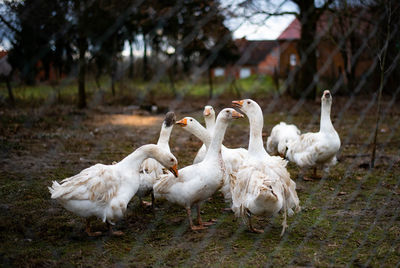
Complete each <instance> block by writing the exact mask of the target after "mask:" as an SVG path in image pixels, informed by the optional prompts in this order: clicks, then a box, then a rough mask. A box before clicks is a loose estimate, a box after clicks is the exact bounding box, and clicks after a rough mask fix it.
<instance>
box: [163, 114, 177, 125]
mask: <svg viewBox="0 0 400 268" xmlns="http://www.w3.org/2000/svg"><path fill="white" fill-rule="evenodd" d="M175 121H176V116H175V113H174V112H168V113H167V114H166V115H165V119H164V126H165V127H171V126H173V125H174V124H175Z"/></svg>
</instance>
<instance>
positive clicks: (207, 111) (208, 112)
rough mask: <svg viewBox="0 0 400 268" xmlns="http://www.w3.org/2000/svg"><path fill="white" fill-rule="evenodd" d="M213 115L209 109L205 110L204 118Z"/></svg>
mask: <svg viewBox="0 0 400 268" xmlns="http://www.w3.org/2000/svg"><path fill="white" fill-rule="evenodd" d="M210 114H211V111H210V109H209V108H206V109H204V112H203V115H204V116H209V115H210Z"/></svg>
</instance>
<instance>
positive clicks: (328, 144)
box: [286, 90, 340, 176]
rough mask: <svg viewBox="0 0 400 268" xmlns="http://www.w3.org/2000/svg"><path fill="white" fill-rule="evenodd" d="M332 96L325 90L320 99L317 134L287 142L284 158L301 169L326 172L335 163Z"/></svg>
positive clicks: (336, 143)
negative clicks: (322, 169) (320, 168)
mask: <svg viewBox="0 0 400 268" xmlns="http://www.w3.org/2000/svg"><path fill="white" fill-rule="evenodd" d="M331 106H332V95H331V93H330V92H329V90H325V91H324V93H323V95H322V98H321V121H320V129H319V132H316V133H305V134H302V135H301V136H300V138H299V139H298V140H297V141H292V142H289V144H288V150H287V152H286V157H287V159H289V161H291V162H294V163H296V165H298V166H299V167H301V168H307V167H314V176H316V171H317V169H316V168H317V167H318V166H320V167H323V168H324V170H325V171H326V172H328V171H329V168H330V167H331V166H333V165H335V164H336V163H337V159H336V153H337V152H338V151H339V149H340V138H339V135H338V133H337V132H336V130H335V128H334V127H333V125H332V121H331Z"/></svg>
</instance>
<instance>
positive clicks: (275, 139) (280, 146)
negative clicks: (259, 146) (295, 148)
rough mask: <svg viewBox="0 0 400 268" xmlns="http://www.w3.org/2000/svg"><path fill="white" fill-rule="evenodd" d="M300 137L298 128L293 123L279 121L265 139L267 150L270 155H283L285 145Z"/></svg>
mask: <svg viewBox="0 0 400 268" xmlns="http://www.w3.org/2000/svg"><path fill="white" fill-rule="evenodd" d="M299 138H300V130H299V129H298V128H297V127H296V126H295V125H288V124H286V123H285V122H280V123H279V124H278V125H275V126H274V127H273V128H272V130H271V134H270V136H269V137H268V139H267V143H266V147H267V152H268V153H269V154H271V155H279V156H281V157H285V154H286V149H287V146H288V144H289V143H290V142H292V141H297V140H298V139H299Z"/></svg>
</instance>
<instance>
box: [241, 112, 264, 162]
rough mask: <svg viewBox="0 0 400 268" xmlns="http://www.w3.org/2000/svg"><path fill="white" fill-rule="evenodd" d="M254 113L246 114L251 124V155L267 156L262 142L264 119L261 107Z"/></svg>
mask: <svg viewBox="0 0 400 268" xmlns="http://www.w3.org/2000/svg"><path fill="white" fill-rule="evenodd" d="M253 111H254V112H252V113H249V114H246V115H247V117H248V118H249V122H250V140H249V154H250V155H257V154H266V153H267V152H266V151H265V149H264V146H263V140H262V129H263V125H264V117H263V114H262V111H261V108H260V107H259V106H257V109H254V110H253Z"/></svg>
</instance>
